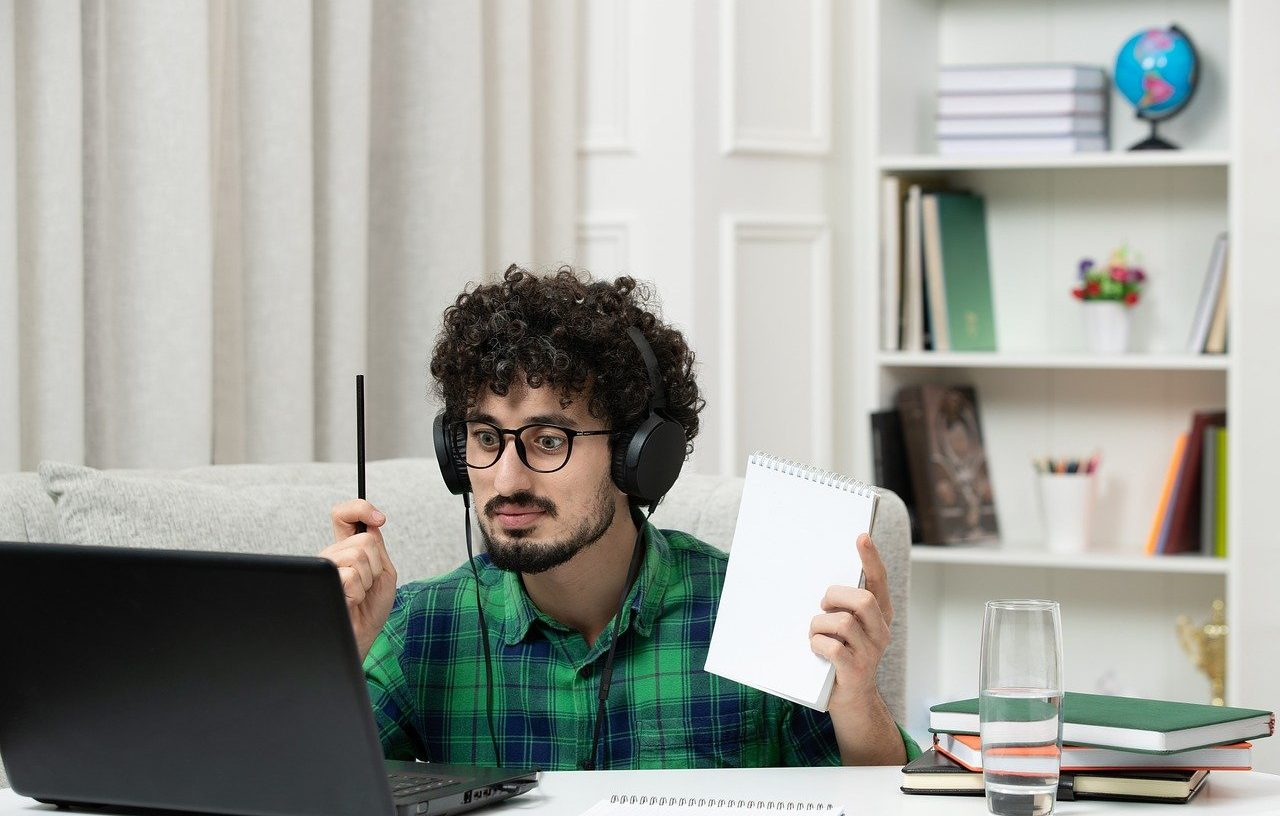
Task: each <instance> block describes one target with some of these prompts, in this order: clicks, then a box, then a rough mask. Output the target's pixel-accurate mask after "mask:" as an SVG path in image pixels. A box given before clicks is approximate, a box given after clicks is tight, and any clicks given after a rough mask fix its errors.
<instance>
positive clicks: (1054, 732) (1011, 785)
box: [978, 688, 1062, 816]
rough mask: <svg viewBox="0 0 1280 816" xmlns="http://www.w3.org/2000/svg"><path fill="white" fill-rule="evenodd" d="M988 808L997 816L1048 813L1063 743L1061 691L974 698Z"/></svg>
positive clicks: (1000, 692) (1009, 691)
mask: <svg viewBox="0 0 1280 816" xmlns="http://www.w3.org/2000/svg"><path fill="white" fill-rule="evenodd" d="M978 705H979V711H980V712H981V721H982V734H981V736H982V775H983V780H984V782H985V786H986V790H987V805H988V809H989V810H990V811H991V812H992V813H996V814H1001V815H1002V816H1015V815H1016V816H1046V814H1050V813H1052V812H1053V804H1054V799H1055V794H1056V791H1057V787H1058V766H1059V763H1060V760H1061V748H1060V746H1061V744H1062V692H1060V691H1057V690H1053V689H1034V688H992V689H984V690H983V691H982V693H981V695H980V696H979V702H978Z"/></svg>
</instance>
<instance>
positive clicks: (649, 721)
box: [364, 524, 920, 770]
mask: <svg viewBox="0 0 1280 816" xmlns="http://www.w3.org/2000/svg"><path fill="white" fill-rule="evenodd" d="M645 546H646V552H645V558H644V564H643V567H642V569H641V571H640V575H639V577H638V578H637V580H636V582H635V585H634V586H632V588H631V592H630V594H629V595H628V601H627V608H628V610H629V612H628V614H626V615H624V616H623V622H622V626H621V634H620V635H619V637H620V638H621V639H620V640H619V642H618V650H617V654H616V656H615V658H614V671H613V682H612V684H611V686H610V688H609V701H608V704H607V708H606V722H605V725H604V730H603V733H602V734H601V737H600V747H599V749H598V751H597V767H600V768H606V769H622V768H715V767H736V766H745V767H758V766H767V765H837V764H839V763H840V751H839V748H838V746H837V744H836V738H835V732H834V730H833V728H832V724H831V718H830V716H829V715H827V714H825V713H819V712H816V711H813V710H811V709H809V708H806V707H804V706H800V705H795V704H793V703H791V702H788V701H786V700H783V699H780V698H778V697H774V696H773V695H770V694H765V693H764V692H761V691H757V690H755V689H752V688H749V687H747V686H743V685H741V684H739V683H735V682H733V681H731V680H726V679H724V678H723V677H719V676H717V675H714V674H709V673H708V672H706V671H704V670H703V668H702V667H703V664H704V663H705V661H706V657H707V647H708V645H709V644H710V642H711V628H712V625H713V624H714V623H715V616H716V606H717V604H718V602H719V599H720V590H721V587H722V586H723V584H724V574H725V565H726V563H727V561H728V556H727V555H725V554H724V553H722V552H720V551H719V550H716V549H714V548H712V547H710V546H708V545H706V544H704V543H702V542H701V541H698V540H697V539H696V538H694V537H692V536H690V535H686V534H684V533H679V532H672V531H661V532H660V531H658V530H657V529H655V528H654V527H653V525H651V524H646V526H645ZM476 566H477V567H478V569H479V571H480V594H481V598H482V599H483V603H484V611H485V619H486V621H487V623H488V624H489V633H488V635H489V638H490V641H489V642H490V648H491V649H492V653H493V677H494V686H495V689H494V701H493V708H494V712H493V713H494V728H495V730H496V736H497V742H498V750H499V751H500V752H501V753H502V763H503V764H504V765H506V766H509V767H538V768H542V769H545V770H571V769H574V768H577V767H578V765H579V762H580V761H582V760H583V759H585V758H586V757H585V754H586V752H587V751H588V750H590V744H591V729H592V725H593V721H594V718H595V713H596V706H597V694H598V692H599V686H598V682H599V673H600V670H601V669H602V668H603V666H604V660H605V655H606V654H607V653H608V651H609V643H610V641H611V639H612V635H611V631H612V627H610V628H606V629H605V632H604V634H602V635H601V636H600V637H599V638H597V639H596V642H595V643H594V644H593V645H592V646H587V643H586V641H585V640H584V639H583V637H582V635H580V634H579V633H578V632H577V631H575V630H573V629H570V628H568V627H567V626H565V625H563V624H561V623H559V622H557V621H555V620H553V619H551V618H550V617H548V616H547V615H545V614H543V613H542V612H540V611H539V610H538V608H537V607H536V606H534V604H533V602H532V601H531V600H530V599H529V596H528V595H527V594H526V593H525V591H524V586H523V584H522V583H521V581H520V577H519V575H518V574H516V573H513V572H507V571H503V570H499V569H497V568H496V567H494V566H493V565H492V564H491V563H490V562H489V559H488V556H485V555H481V556H478V558H477V562H476ZM483 634H484V633H482V631H481V628H480V621H479V617H478V615H477V614H476V598H475V578H474V576H473V574H472V571H471V565H470V564H464V565H462V566H461V567H459V568H458V569H456V570H454V571H453V572H451V573H449V574H447V575H443V576H440V577H437V578H432V579H429V580H425V581H415V582H413V583H409V584H406V585H405V586H403V587H400V589H399V590H398V591H397V593H396V599H395V605H394V606H393V607H392V610H391V616H390V618H389V619H388V620H387V624H386V626H385V627H383V630H382V632H381V633H380V634H379V636H378V638H377V640H376V641H375V642H374V644H373V647H372V648H371V649H370V651H369V654H368V656H367V657H366V659H365V663H364V670H365V678H366V680H367V681H368V687H369V696H370V698H371V700H372V702H373V710H374V716H375V719H376V721H377V726H378V736H379V738H380V740H381V741H382V750H383V752H384V753H385V754H386V756H387V757H388V758H391V759H414V758H416V759H422V760H430V761H434V762H450V763H468V764H494V756H493V748H492V744H491V742H490V740H489V730H488V725H487V721H486V709H485V668H484V649H483V646H482V645H481V642H480V638H481V637H482V636H483ZM902 736H903V741H904V743H905V744H906V746H907V752H908V758H911V757H914V756H916V755H918V754H919V752H920V749H919V748H918V747H917V746H916V744H915V742H914V741H913V740H912V739H911V738H910V737H908V736H906V734H905V733H903V735H902Z"/></svg>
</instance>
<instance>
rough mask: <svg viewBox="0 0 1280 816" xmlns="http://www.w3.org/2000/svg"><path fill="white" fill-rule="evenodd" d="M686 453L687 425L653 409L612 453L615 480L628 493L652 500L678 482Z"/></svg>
mask: <svg viewBox="0 0 1280 816" xmlns="http://www.w3.org/2000/svg"><path fill="white" fill-rule="evenodd" d="M684 456H685V438H684V428H682V427H681V426H680V424H679V423H678V422H673V421H671V420H669V419H665V418H664V417H662V416H661V415H659V414H657V413H650V414H649V416H648V417H646V418H645V419H644V421H643V422H641V423H640V426H639V427H638V428H636V430H635V431H633V432H632V433H630V434H628V435H624V436H621V437H619V439H618V443H617V447H615V448H614V455H613V483H614V484H615V485H617V486H618V489H619V490H621V491H622V492H623V493H626V494H627V495H628V496H631V497H633V498H636V499H639V500H640V501H641V502H642V503H645V504H652V503H654V502H657V501H658V500H659V499H661V498H662V497H663V496H665V495H667V491H669V490H670V489H671V486H672V485H674V484H675V483H676V479H677V478H678V477H679V476H680V469H681V468H682V467H683V466H684Z"/></svg>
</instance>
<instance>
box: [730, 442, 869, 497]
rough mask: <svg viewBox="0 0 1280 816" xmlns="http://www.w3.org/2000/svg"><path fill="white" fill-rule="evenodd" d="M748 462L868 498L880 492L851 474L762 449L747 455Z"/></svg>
mask: <svg viewBox="0 0 1280 816" xmlns="http://www.w3.org/2000/svg"><path fill="white" fill-rule="evenodd" d="M747 462H748V464H752V465H760V466H761V467H766V468H769V469H770V470H776V471H780V472H782V473H786V474H788V475H790V476H799V477H800V478H801V479H807V480H808V481H810V482H817V483H818V484H822V485H827V486H828V487H834V488H835V489H837V490H843V491H845V492H847V493H855V494H857V495H859V496H866V497H867V498H868V499H872V498H876V497H877V496H879V495H880V494H879V493H877V492H876V489H875V488H874V487H872V486H871V485H869V484H867V483H866V482H862V481H859V480H857V479H855V478H853V477H852V476H842V475H841V474H839V473H836V472H834V471H830V470H823V469H821V468H815V467H810V466H808V465H805V464H801V463H800V462H796V461H794V460H792V459H782V458H780V457H777V456H770V455H769V454H767V453H765V452H764V451H756V452H755V453H753V454H751V455H750V456H749V457H747Z"/></svg>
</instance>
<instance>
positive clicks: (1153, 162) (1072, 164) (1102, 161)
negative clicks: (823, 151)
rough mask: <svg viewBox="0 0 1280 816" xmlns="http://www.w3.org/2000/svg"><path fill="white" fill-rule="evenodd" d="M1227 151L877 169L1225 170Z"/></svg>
mask: <svg viewBox="0 0 1280 816" xmlns="http://www.w3.org/2000/svg"><path fill="white" fill-rule="evenodd" d="M1230 164H1231V154H1230V152H1228V151H1226V150H1183V151H1176V152H1169V151H1147V152H1141V153H1129V152H1117V151H1114V150H1113V151H1111V152H1107V153H1081V154H1076V155H1067V156H935V155H928V154H926V155H909V154H908V155H899V156H882V157H881V158H880V160H879V165H880V169H881V170H882V171H884V172H887V173H906V172H922V171H953V170H1080V169H1096V168H1104V169H1105V168H1150V169H1157V170H1158V169H1164V168H1169V167H1227V166H1228V165H1230Z"/></svg>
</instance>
